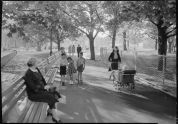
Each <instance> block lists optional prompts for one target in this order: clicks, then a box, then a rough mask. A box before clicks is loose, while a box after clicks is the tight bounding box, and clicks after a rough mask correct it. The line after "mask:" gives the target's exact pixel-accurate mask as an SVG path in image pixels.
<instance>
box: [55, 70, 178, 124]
mask: <svg viewBox="0 0 178 124" xmlns="http://www.w3.org/2000/svg"><path fill="white" fill-rule="evenodd" d="M86 70H87V71H86V72H84V79H85V83H84V84H83V85H81V86H76V85H73V86H71V85H69V84H67V85H66V86H65V87H60V91H61V94H62V95H64V96H65V97H66V103H60V104H59V105H58V110H60V114H59V115H60V117H61V119H62V120H63V122H66V123H67V122H74V123H77V122H93V123H96V122H118V123H119V122H128V123H129V122H130V123H133V122H136V123H137V122H139V123H141V122H142V123H147V122H154V123H160V124H175V123H176V120H175V117H176V109H175V108H176V99H175V98H172V97H170V96H169V95H167V94H165V93H163V92H160V91H159V90H156V89H153V88H152V87H149V86H145V85H141V84H136V90H135V92H134V93H130V92H129V91H128V90H127V89H123V90H122V91H121V92H115V91H114V88H113V87H112V83H111V82H110V81H108V79H107V78H106V77H105V76H106V75H107V73H108V72H107V71H106V72H105V73H104V72H103V73H100V74H99V71H100V69H99V68H97V69H96V68H95V71H94V70H92V68H90V67H86Z"/></svg>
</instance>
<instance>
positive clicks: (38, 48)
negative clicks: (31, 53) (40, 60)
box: [37, 41, 41, 51]
mask: <svg viewBox="0 0 178 124" xmlns="http://www.w3.org/2000/svg"><path fill="white" fill-rule="evenodd" d="M37 51H41V43H40V41H38V42H37Z"/></svg>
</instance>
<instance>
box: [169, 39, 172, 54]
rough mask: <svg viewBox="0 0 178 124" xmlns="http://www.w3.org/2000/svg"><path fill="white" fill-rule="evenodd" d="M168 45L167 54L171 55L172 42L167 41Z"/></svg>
mask: <svg viewBox="0 0 178 124" xmlns="http://www.w3.org/2000/svg"><path fill="white" fill-rule="evenodd" d="M168 43H169V45H168V46H169V47H168V53H171V52H172V42H171V41H169V42H168Z"/></svg>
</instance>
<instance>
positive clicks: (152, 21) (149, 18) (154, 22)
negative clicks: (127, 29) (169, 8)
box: [148, 18, 158, 26]
mask: <svg viewBox="0 0 178 124" xmlns="http://www.w3.org/2000/svg"><path fill="white" fill-rule="evenodd" d="M148 20H149V21H150V22H151V23H153V24H154V25H156V26H157V25H158V24H156V23H155V22H154V21H153V20H151V19H150V18H148Z"/></svg>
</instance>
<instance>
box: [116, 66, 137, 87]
mask: <svg viewBox="0 0 178 124" xmlns="http://www.w3.org/2000/svg"><path fill="white" fill-rule="evenodd" d="M135 74H136V70H123V71H122V70H121V69H119V70H118V71H117V73H115V74H114V75H113V84H114V87H115V88H116V89H117V90H119V89H120V88H121V87H123V88H124V87H130V89H131V90H133V89H134V88H135V83H134V75H135Z"/></svg>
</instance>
